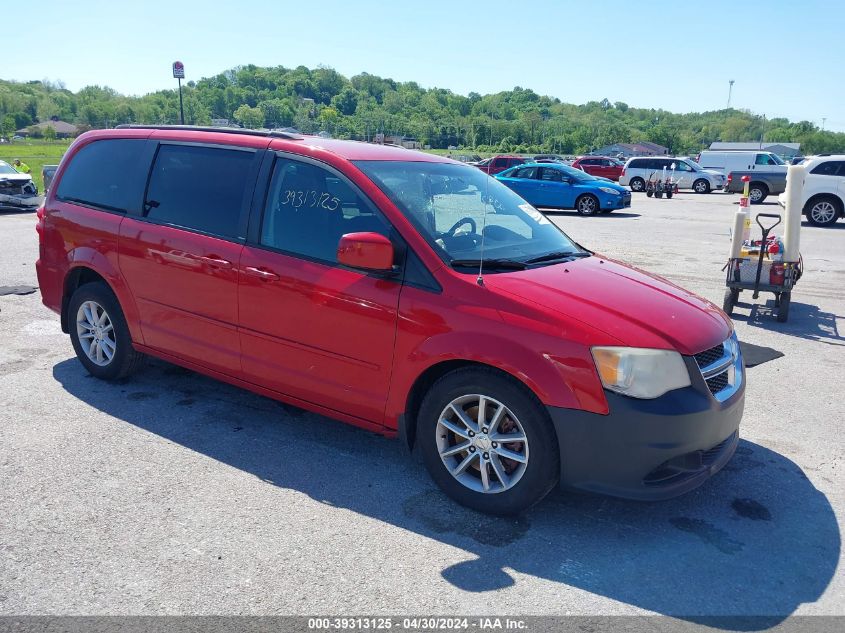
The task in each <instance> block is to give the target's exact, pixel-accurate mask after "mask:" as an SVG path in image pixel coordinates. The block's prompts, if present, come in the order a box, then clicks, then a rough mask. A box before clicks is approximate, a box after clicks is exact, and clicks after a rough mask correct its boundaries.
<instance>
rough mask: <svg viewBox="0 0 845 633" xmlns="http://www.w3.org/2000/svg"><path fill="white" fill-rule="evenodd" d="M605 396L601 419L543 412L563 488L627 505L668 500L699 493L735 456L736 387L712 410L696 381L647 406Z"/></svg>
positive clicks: (740, 402)
mask: <svg viewBox="0 0 845 633" xmlns="http://www.w3.org/2000/svg"><path fill="white" fill-rule="evenodd" d="M743 373H744V368H743ZM605 395H606V396H607V401H608V404H609V407H610V413H609V414H608V415H600V414H596V413H588V412H585V411H578V410H574V409H561V408H556V407H548V410H549V414H550V415H551V418H552V422H553V424H554V427H555V431H556V433H557V438H558V443H559V445H560V459H561V473H560V482H561V485H562V486H564V487H569V488H577V489H581V490H587V491H590V492H597V493H601V494H608V495H613V496H617V497H625V498H628V499H642V500H658V499H669V498H671V497H675V496H678V495H680V494H683V493H685V492H688V491H690V490H692V489H693V488H697V487H698V486H700V485H701V484H702V483H704V481H706V480H707V479H708V478H709V477H710V476H711V475H713V474H714V473H716V472H717V471H719V470H720V469H721V468H722V467H723V466H724V465H725V464H726V463H727V462H728V461H729V460H730V458H731V456H732V455H733V454H734V451H735V450H736V446H737V443H738V441H739V435H738V429H739V422H740V420H741V419H742V412H743V407H744V405H745V384H744V380H743V384H742V385H741V387H740V388H739V390H738V391H737V392H736V393H735V394H733V396H731V398H729V399H728V400H726V401H725V402H718V401H717V400H716V399H715V398H714V397H713V396H712V395H711V394H710V393H709V391H707V389H706V387H704V386H703V381H702V384H694V385H693V386H691V387H686V388H684V389H676V390H674V391H671V392H669V393H667V394H665V395H663V396H661V397H659V398H655V399H654V400H638V399H635V398H629V397H626V396H621V395H618V394H615V393H612V392H608V391H606V392H605Z"/></svg>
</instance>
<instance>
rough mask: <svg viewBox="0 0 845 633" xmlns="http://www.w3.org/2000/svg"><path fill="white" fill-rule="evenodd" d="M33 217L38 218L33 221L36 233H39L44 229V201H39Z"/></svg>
mask: <svg viewBox="0 0 845 633" xmlns="http://www.w3.org/2000/svg"><path fill="white" fill-rule="evenodd" d="M35 217H36V218H38V221H37V222H36V223H35V230H36V231H37V232H38V235H41V232H42V231H43V230H44V203H43V202H42V203H41V206H40V207H38V211H36V212H35Z"/></svg>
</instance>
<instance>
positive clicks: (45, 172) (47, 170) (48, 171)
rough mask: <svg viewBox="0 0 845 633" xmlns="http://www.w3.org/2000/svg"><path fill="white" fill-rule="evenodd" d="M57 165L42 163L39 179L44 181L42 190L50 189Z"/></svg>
mask: <svg viewBox="0 0 845 633" xmlns="http://www.w3.org/2000/svg"><path fill="white" fill-rule="evenodd" d="M58 168H59V166H58V165H44V166H43V167H42V168H41V181H42V182H43V183H44V191H48V190H49V189H50V184H51V183H52V182H53V176H55V175H56V170H57V169H58Z"/></svg>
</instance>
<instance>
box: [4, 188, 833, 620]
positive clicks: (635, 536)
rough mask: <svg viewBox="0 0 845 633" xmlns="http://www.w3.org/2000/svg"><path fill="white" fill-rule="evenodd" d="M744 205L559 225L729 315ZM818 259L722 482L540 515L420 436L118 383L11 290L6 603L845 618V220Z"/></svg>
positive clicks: (20, 255) (744, 307)
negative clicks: (501, 511)
mask: <svg viewBox="0 0 845 633" xmlns="http://www.w3.org/2000/svg"><path fill="white" fill-rule="evenodd" d="M737 201H738V197H736V196H731V195H727V194H718V193H714V194H710V195H695V194H691V193H682V194H679V195H678V196H677V197H675V198H674V199H672V200H665V199H664V200H653V199H647V198H646V197H645V196H644V195H642V194H636V195H635V196H634V202H633V207H632V208H631V209H630V210H629V211H625V212H615V213H613V214H610V215H607V216H600V217H593V218H585V217H578V216H576V215H574V214H572V213H556V214H552V215H550V217H552V218H553V219H554V221H555V222H557V223H558V224H559V225H560V226H562V227H563V228H564V230H566V231H567V232H568V233H569V234H570V235H571V236H572V237H573V238H575V239H576V240H577V241H578V242H580V243H581V244H583V245H585V246H587V247H589V248H591V249H594V250H597V251H599V252H601V253H603V254H605V255H607V256H609V257H614V258H617V259H621V260H623V261H626V262H629V263H631V264H634V265H637V266H640V267H642V268H644V269H646V270H649V271H652V272H656V273H658V274H662V275H664V276H666V277H667V278H668V279H670V280H672V281H674V282H676V283H678V284H680V285H682V286H684V287H686V288H688V289H690V290H692V291H694V292H696V293H698V294H701V295H703V296H704V297H707V298H708V299H710V300H712V301H714V302H715V303H717V304H719V305H721V299H722V294H723V292H724V284H723V280H724V274H723V273H722V272H721V270H720V269H721V267H722V266H723V264H724V261H725V259H726V257H727V253H728V249H729V238H728V233H729V228H730V226H731V224H732V222H731V218H732V215H733V213H734V211H735V210H736V204H735V203H736V202H737ZM777 209H778V207H776V206H775V205H774V204H771V205H763V207H762V208H761V209H760V210H767V211H772V210H777ZM34 225H35V217H34V214H31V213H27V214H0V287H2V286H27V285H30V286H35V285H37V281H36V277H35V267H34V261H35V259H36V257H37V253H38V247H37V236H36V233H35V230H34ZM801 250H802V252H803V254H804V260H805V275H804V278H803V279H802V280H801V281H800V283H799V285H798V286H797V288H796V290H795V292H794V293H793V301H792V308H791V315H790V320H789V322H788V323H785V324H781V323H777V322H776V321H775V319H774V314H773V312H772V302H771V299H769V300H768V302H767V301H766V299H765V298H763V297H761V299H760V300H759V301H757V302H756V303H755V305H753V306H752V305H751V303H750V302H749V301H748V299H749V298H748V297H746V295H747V293H743V296H742V298H741V299H740V301H741V302H743V303H741V304H740V306H739V307H738V308H737V311H736V315H735V323H736V328H737V331H738V333H739V337H740V339H741V340H742V341H744V342H747V343H752V344H756V345H760V346H765V347H769V348H772V349H773V350H775V351H777V352H781V353H782V354H783V356H782V357H780V358H777V359H775V360H771V361H769V362H766V363H764V364H762V365H759V366H757V367H754V368H751V369H749V370H748V373H747V384H748V388H747V401H746V411H745V416H744V418H743V422H742V426H741V429H740V433H741V438H742V439H741V442H740V446H739V448H738V451H737V454H736V456H735V457H734V458H733V460H732V461H731V462H730V463H729V464H728V465H727V467H726V468H725V469H724V470H723V471H722V472H721V473H719V474H718V475H716V476H715V477H714V478H712V479H711V480H710V481H708V482H707V483H706V484H705V485H704V486H702V487H701V488H699V489H698V490H696V491H694V492H692V493H690V494H687V495H685V496H683V497H681V498H678V499H674V500H671V501H665V502H659V503H639V502H629V501H620V500H616V499H611V498H606V497H599V496H589V495H579V494H572V493H566V492H555V493H553V494H552V495H551V496H550V497H549V498H548V499H547V500H546V501H545V502H543V503H542V504H541V505H539V506H538V507H536V508H535V509H533V510H532V511H530V512H529V513H527V514H526V515H524V516H523V517H520V518H518V519H498V518H491V517H486V516H483V515H479V514H476V513H474V512H472V511H469V510H466V509H463V508H461V507H459V506H456V505H455V504H454V503H452V502H451V501H449V500H448V499H447V498H445V497H444V496H443V495H442V494H441V493H440V492H439V491H438V490H437V489H436V488H435V486H434V484H433V483H432V482H431V480H430V479H429V477H428V475H427V474H426V472H425V470H424V468H423V466H422V465H421V463H420V461H419V459H417V458H416V457H409V456H408V455H407V453H406V451H405V449H404V448H403V446H402V445H401V444H400V442H398V441H391V440H387V439H384V438H382V437H379V436H376V435H373V434H369V433H367V432H364V431H361V430H357V429H354V428H352V427H350V426H346V425H344V424H342V423H339V422H334V421H331V420H328V419H326V418H323V417H321V416H317V415H314V414H311V413H306V412H303V411H301V410H298V409H295V408H292V407H288V406H285V405H282V404H279V403H276V402H274V401H271V400H268V399H266V398H262V397H259V396H256V395H252V394H250V393H247V392H244V391H241V390H238V389H236V388H234V387H229V386H227V385H223V384H221V383H218V382H215V381H213V380H211V379H208V378H204V377H202V376H199V375H197V374H194V373H192V372H189V371H186V370H183V369H180V368H178V367H174V366H171V365H168V364H165V363H162V362H158V361H155V362H152V361H151V362H149V363H148V364H147V366H146V367H144V368H143V369H142V371H140V372H139V373H138V374H137V375H135V376H134V377H132V378H130V379H128V380H126V381H123V382H121V383H119V384H109V383H105V382H100V381H98V380H96V379H94V378H92V377H90V376H89V375H88V374H87V373H86V372H85V371H84V370H83V368H82V366H81V365H80V364H79V363H78V362H77V360H76V359H75V357H74V355H73V351H72V348H71V345H70V341H69V339H68V338H67V336H65V335H63V334H62V333H61V331H60V328H59V320H58V316H57V315H55V314H54V313H52V312H50V311H49V310H47V309H46V308H44V307H43V306H42V305H41V302H40V296H39V294H38V293H37V292H36V293H34V294H27V295H20V294H5V295H2V296H0V517H1V518H0V615H2V614H86V615H100V614H103V615H104V614H149V615H152V614H263V615H271V614H272V615H282V614H297V615H314V614H342V615H348V614H391V615H402V614H408V613H415V614H467V615H470V614H479V615H481V614H497V615H543V614H585V615H594V614H607V615H619V614H642V613H657V614H668V615H674V616H678V617H682V618H686V619H695V618H697V617H700V616H706V615H735V614H754V615H771V616H775V617H776V619H777V618H780V617H785V616H787V615H790V614H794V613H797V614H838V615H845V575H843V572H842V569H841V565H840V561H841V557H842V554H841V539H842V528H841V527H840V525H839V522H838V519H837V515H840V516H841V515H842V514H843V512H844V511H845V486H843V485H842V482H843V480H845V478H843V439H842V437H843V431H842V424H843V420H844V419H845V404H843V398H842V397H841V396H840V394H841V391H842V389H843V377H845V372H843V366H845V362H843V361H845V333H843V327H845V289H844V288H845V287H844V286H843V281H845V221H840V222H839V223H838V224H837V226H836V227H835V228H831V229H820V228H814V227H808V226H806V225H805V230H803V231H802V248H801ZM837 481H838V482H839V483H838V484H837V483H836V482H837Z"/></svg>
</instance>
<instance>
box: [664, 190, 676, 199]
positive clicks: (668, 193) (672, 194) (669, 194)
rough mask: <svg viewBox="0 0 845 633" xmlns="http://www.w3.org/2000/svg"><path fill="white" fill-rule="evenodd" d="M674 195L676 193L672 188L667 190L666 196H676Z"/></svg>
mask: <svg viewBox="0 0 845 633" xmlns="http://www.w3.org/2000/svg"><path fill="white" fill-rule="evenodd" d="M674 195H675V194H674V193H673V192H672V191H671V190H669V191H667V192H666V197H667V198H671V197H672V196H674Z"/></svg>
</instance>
